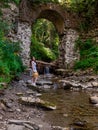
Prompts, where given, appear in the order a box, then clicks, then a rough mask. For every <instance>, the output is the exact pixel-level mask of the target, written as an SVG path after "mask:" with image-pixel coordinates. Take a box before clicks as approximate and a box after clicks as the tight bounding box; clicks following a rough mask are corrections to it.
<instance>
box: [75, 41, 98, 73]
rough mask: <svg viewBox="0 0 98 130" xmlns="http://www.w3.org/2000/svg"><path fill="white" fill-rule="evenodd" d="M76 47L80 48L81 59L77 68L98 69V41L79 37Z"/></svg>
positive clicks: (77, 63) (76, 65)
mask: <svg viewBox="0 0 98 130" xmlns="http://www.w3.org/2000/svg"><path fill="white" fill-rule="evenodd" d="M76 47H78V48H79V50H80V61H77V62H76V64H75V69H87V68H93V69H94V70H96V71H98V43H96V42H95V41H93V40H92V39H87V40H86V41H82V40H80V39H78V40H77V42H76Z"/></svg>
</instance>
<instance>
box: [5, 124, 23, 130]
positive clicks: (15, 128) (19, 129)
mask: <svg viewBox="0 0 98 130" xmlns="http://www.w3.org/2000/svg"><path fill="white" fill-rule="evenodd" d="M24 128H25V127H24V126H21V125H14V124H12V125H8V126H7V130H24Z"/></svg>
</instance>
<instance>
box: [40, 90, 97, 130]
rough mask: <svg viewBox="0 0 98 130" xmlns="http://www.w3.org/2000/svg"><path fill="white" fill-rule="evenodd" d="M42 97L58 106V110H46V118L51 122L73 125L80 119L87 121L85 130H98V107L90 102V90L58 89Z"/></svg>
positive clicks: (55, 124) (56, 124)
mask: <svg viewBox="0 0 98 130" xmlns="http://www.w3.org/2000/svg"><path fill="white" fill-rule="evenodd" d="M42 98H43V99H44V100H47V101H49V102H51V103H54V104H56V106H57V109H56V110H53V111H46V120H47V121H48V122H49V123H50V124H52V125H54V126H61V127H72V126H73V123H75V122H79V121H80V122H86V126H85V128H84V129H83V130H98V107H94V106H93V104H90V102H89V92H86V91H77V92H75V91H70V90H63V89H57V90H53V91H50V92H46V93H44V94H43V97H42ZM84 124H85V123H84ZM73 130H74V129H73ZM75 130H76V129H75ZM79 130H80V129H79ZM81 130H82V129H81Z"/></svg>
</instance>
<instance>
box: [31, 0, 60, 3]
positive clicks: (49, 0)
mask: <svg viewBox="0 0 98 130" xmlns="http://www.w3.org/2000/svg"><path fill="white" fill-rule="evenodd" d="M33 2H34V3H59V0H33Z"/></svg>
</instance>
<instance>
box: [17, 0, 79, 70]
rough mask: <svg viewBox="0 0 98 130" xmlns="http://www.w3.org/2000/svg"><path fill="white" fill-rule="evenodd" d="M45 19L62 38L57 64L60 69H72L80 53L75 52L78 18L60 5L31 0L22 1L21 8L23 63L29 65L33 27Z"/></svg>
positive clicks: (19, 32)
mask: <svg viewBox="0 0 98 130" xmlns="http://www.w3.org/2000/svg"><path fill="white" fill-rule="evenodd" d="M40 18H45V19H47V20H49V21H51V22H52V23H53V24H54V26H55V28H56V30H57V32H58V35H59V37H60V46H59V51H60V56H59V60H58V62H57V64H58V66H59V67H62V68H72V67H73V64H74V61H75V60H76V59H78V57H79V56H78V53H77V52H76V51H75V50H74V43H75V40H76V39H77V37H78V33H77V31H76V30H75V28H76V27H77V24H78V22H77V20H76V19H77V17H76V16H75V15H74V14H71V13H69V12H68V11H65V10H64V9H62V7H61V6H60V5H58V4H53V3H47V4H34V3H33V2H31V0H21V3H20V7H19V23H18V33H17V34H18V36H19V37H18V39H19V40H20V41H21V46H22V48H23V49H22V52H21V56H22V57H23V62H24V64H25V65H27V64H28V63H29V54H30V43H31V39H30V37H31V34H32V32H31V26H32V24H34V22H35V21H36V20H37V19H40Z"/></svg>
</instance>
